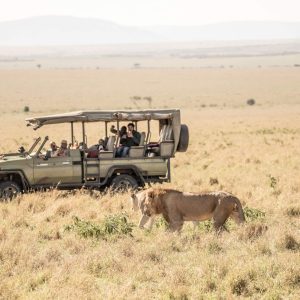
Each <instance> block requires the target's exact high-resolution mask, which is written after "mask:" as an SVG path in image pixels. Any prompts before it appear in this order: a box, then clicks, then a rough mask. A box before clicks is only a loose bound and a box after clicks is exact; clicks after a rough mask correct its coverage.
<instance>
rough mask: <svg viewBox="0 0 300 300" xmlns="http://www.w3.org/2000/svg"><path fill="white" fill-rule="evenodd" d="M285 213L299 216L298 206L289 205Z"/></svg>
mask: <svg viewBox="0 0 300 300" xmlns="http://www.w3.org/2000/svg"><path fill="white" fill-rule="evenodd" d="M286 214H287V215H288V216H290V217H299V216H300V207H289V208H287V210H286Z"/></svg>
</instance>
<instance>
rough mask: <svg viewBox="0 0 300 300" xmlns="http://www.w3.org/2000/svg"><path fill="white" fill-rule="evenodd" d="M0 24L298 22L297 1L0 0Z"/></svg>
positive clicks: (299, 3) (299, 1)
mask: <svg viewBox="0 0 300 300" xmlns="http://www.w3.org/2000/svg"><path fill="white" fill-rule="evenodd" d="M0 7H1V9H0V21H7V20H15V19H20V18H26V17H32V16H41V15H69V16H76V17H94V18H100V19H104V20H111V21H114V22H117V23H119V24H123V25H202V24H208V23H215V22H223V21H256V20H261V21H300V0H0Z"/></svg>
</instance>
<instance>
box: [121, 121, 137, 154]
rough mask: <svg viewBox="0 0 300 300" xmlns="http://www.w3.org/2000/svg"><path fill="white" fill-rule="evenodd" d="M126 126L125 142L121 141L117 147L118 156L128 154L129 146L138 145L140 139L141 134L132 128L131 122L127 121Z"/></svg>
mask: <svg viewBox="0 0 300 300" xmlns="http://www.w3.org/2000/svg"><path fill="white" fill-rule="evenodd" d="M127 128H128V131H127V138H126V142H125V141H124V144H123V143H122V147H121V148H118V149H117V156H119V157H126V156H128V153H129V149H130V147H132V146H139V144H140V141H141V134H140V133H139V132H137V131H136V130H134V124H133V123H129V124H128V125H127Z"/></svg>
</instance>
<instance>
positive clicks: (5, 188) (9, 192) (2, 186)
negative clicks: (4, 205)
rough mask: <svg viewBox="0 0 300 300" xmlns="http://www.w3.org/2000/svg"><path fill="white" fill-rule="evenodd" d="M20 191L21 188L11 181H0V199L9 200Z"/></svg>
mask: <svg viewBox="0 0 300 300" xmlns="http://www.w3.org/2000/svg"><path fill="white" fill-rule="evenodd" d="M20 193H21V188H20V187H19V186H18V184H17V183H15V182H13V181H4V182H0V201H11V200H12V199H13V198H14V197H16V196H17V195H18V194H20Z"/></svg>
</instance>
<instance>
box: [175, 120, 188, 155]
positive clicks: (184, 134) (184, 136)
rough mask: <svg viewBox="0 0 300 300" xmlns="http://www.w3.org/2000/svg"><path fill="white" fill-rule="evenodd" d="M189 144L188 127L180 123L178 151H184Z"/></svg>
mask: <svg viewBox="0 0 300 300" xmlns="http://www.w3.org/2000/svg"><path fill="white" fill-rule="evenodd" d="M188 146H189V128H188V127H187V125H185V124H182V125H181V128H180V136H179V142H178V146H177V151H178V152H185V151H186V150H187V148H188Z"/></svg>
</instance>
